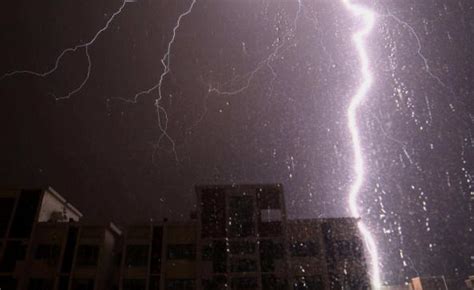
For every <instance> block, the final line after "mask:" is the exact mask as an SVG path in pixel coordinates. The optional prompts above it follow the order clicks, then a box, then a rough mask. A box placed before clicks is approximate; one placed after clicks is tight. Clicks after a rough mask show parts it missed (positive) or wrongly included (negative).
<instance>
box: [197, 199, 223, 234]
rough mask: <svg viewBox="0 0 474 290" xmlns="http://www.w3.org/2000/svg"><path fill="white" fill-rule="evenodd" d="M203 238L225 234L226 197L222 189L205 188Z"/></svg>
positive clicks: (202, 219) (202, 204)
mask: <svg viewBox="0 0 474 290" xmlns="http://www.w3.org/2000/svg"><path fill="white" fill-rule="evenodd" d="M201 208H202V213H201V222H202V237H203V238H211V237H212V238H220V237H224V236H225V198H224V192H223V191H221V190H203V192H202V195H201Z"/></svg>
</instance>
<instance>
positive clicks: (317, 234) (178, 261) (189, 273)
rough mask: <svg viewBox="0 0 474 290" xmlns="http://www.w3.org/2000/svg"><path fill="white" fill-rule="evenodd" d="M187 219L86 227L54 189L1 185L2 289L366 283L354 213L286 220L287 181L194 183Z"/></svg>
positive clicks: (240, 289)
mask: <svg viewBox="0 0 474 290" xmlns="http://www.w3.org/2000/svg"><path fill="white" fill-rule="evenodd" d="M196 194H197V198H198V199H197V200H198V203H197V212H196V213H195V214H194V215H192V218H190V219H189V220H188V221H185V222H172V221H166V220H164V221H162V222H152V223H147V224H141V225H132V226H128V227H126V228H125V229H124V230H123V233H122V230H121V229H119V228H118V227H117V226H115V225H114V224H104V225H100V224H99V225H88V224H84V223H82V222H80V221H79V219H80V218H81V217H82V214H81V213H80V212H79V211H78V210H77V209H75V208H74V207H73V206H72V205H70V204H69V203H68V202H66V200H64V198H62V197H61V196H60V195H59V194H58V193H57V192H55V191H54V190H53V189H51V188H48V189H45V190H18V191H0V234H1V237H2V238H1V239H0V271H1V272H0V289H2V290H4V289H8V290H10V289H11V290H13V289H19V290H46V289H47V290H108V289H111V290H114V289H119V290H164V289H166V290H174V289H180V290H191V289H203V290H213V289H235V290H244V289H245V290H253V289H254V290H257V289H277V290H278V289H285V290H289V289H293V290H300V289H305V290H316V289H318V290H319V289H328V290H329V289H331V290H332V289H357V290H363V289H369V283H368V276H367V266H366V263H365V255H364V251H363V246H362V242H361V239H360V237H359V234H358V230H357V220H356V219H353V218H339V219H306V220H288V219H287V216H286V209H285V202H284V195H283V188H282V186H281V185H280V184H257V185H245V184H244V185H202V186H197V187H196Z"/></svg>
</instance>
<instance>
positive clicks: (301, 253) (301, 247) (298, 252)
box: [290, 241, 319, 257]
mask: <svg viewBox="0 0 474 290" xmlns="http://www.w3.org/2000/svg"><path fill="white" fill-rule="evenodd" d="M318 252H319V247H318V244H317V242H314V241H295V242H293V243H292V244H291V245H290V253H291V255H292V256H293V257H314V256H316V255H318Z"/></svg>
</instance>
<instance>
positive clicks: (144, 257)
mask: <svg viewBox="0 0 474 290" xmlns="http://www.w3.org/2000/svg"><path fill="white" fill-rule="evenodd" d="M148 250H149V247H148V245H128V246H127V253H126V257H125V266H126V267H147V266H148Z"/></svg>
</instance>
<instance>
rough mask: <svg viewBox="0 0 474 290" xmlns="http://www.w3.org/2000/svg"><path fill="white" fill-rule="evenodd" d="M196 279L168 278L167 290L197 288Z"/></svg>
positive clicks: (191, 289) (190, 289)
mask: <svg viewBox="0 0 474 290" xmlns="http://www.w3.org/2000/svg"><path fill="white" fill-rule="evenodd" d="M195 284H196V283H195V281H194V279H173V280H166V289H167V290H193V289H195V288H196V285H195Z"/></svg>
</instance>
